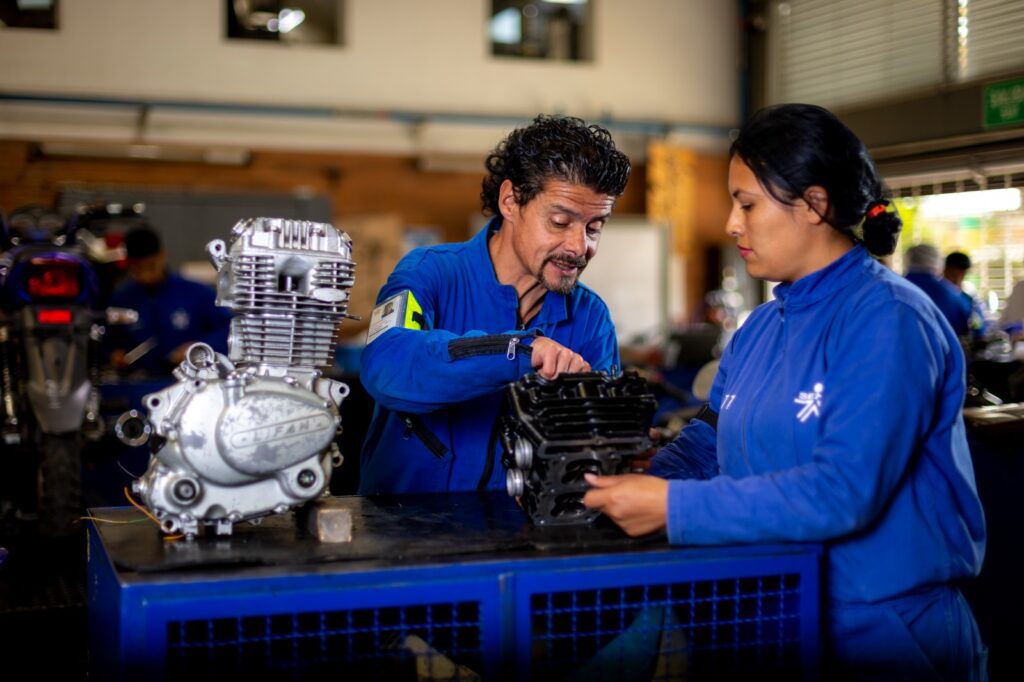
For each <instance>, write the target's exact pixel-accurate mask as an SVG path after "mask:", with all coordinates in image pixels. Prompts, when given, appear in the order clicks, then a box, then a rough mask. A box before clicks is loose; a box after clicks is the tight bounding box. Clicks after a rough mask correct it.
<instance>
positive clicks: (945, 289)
mask: <svg viewBox="0 0 1024 682" xmlns="http://www.w3.org/2000/svg"><path fill="white" fill-rule="evenodd" d="M903 257H904V261H905V264H906V277H907V280H909V281H910V282H912V283H914V284H915V285H916V286H917V287H918V288H919V289H920V290H921V291H923V292H924V293H926V294H927V295H928V298H930V299H932V302H934V303H935V305H936V306H938V308H939V310H941V311H942V314H943V315H944V316H945V318H946V320H947V321H948V322H949V324H950V326H951V327H953V331H954V332H955V333H956V335H957V337H960V338H963V337H966V336H967V335H968V333H969V332H970V320H971V306H970V303H969V302H967V301H965V300H964V298H963V296H962V295H961V291H960V290H959V288H957V287H955V286H953V284H952V283H950V282H949V281H948V280H946V279H944V278H943V277H942V256H941V255H940V254H939V250H938V249H937V248H935V247H934V246H932V245H931V244H918V245H917V246H911V247H910V248H909V249H907V252H906V253H905V254H904V256H903Z"/></svg>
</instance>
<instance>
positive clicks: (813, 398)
mask: <svg viewBox="0 0 1024 682" xmlns="http://www.w3.org/2000/svg"><path fill="white" fill-rule="evenodd" d="M824 392H825V384H823V383H821V382H818V383H816V384H814V390H813V391H800V394H799V395H797V397H796V399H795V400H793V402H794V403H796V404H797V405H800V406H801V408H800V411H799V412H797V413H796V418H797V419H799V420H800V421H801V422H805V421H807V420H808V419H809V418H811V417H818V416H820V415H821V394H822V393H824Z"/></svg>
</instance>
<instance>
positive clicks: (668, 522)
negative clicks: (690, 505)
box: [665, 480, 687, 545]
mask: <svg viewBox="0 0 1024 682" xmlns="http://www.w3.org/2000/svg"><path fill="white" fill-rule="evenodd" d="M686 484H687V482H686V481H682V480H675V481H669V482H668V509H667V510H666V514H665V533H666V535H668V541H669V542H670V543H671V544H673V545H681V544H683V543H684V538H683V529H684V527H685V525H686V523H685V522H686V519H685V517H684V513H685V507H684V502H685V500H684V498H685V495H686V492H685V490H684V488H685V487H686Z"/></svg>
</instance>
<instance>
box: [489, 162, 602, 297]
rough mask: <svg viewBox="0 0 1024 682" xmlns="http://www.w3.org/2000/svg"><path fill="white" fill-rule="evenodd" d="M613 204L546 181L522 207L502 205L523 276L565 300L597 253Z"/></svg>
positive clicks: (583, 190) (585, 191)
mask: <svg viewBox="0 0 1024 682" xmlns="http://www.w3.org/2000/svg"><path fill="white" fill-rule="evenodd" d="M505 182H506V183H508V188H509V189H511V183H510V182H509V181H508V180H506V181H505ZM504 188H505V186H504V185H503V189H504ZM614 204H615V197H613V196H610V195H608V194H598V193H597V192H594V191H593V190H592V189H590V188H589V187H585V186H583V185H574V184H572V183H569V182H564V181H562V180H548V181H547V182H546V183H545V184H544V189H543V190H542V191H541V192H540V193H538V194H537V195H536V196H535V197H534V198H533V199H531V200H530V201H529V202H528V203H527V204H526V205H525V206H520V205H518V204H516V203H515V202H514V201H502V204H501V209H502V217H503V218H504V221H505V224H511V227H512V229H513V234H512V248H513V250H514V251H515V255H516V257H517V259H518V260H519V262H520V264H521V265H522V267H523V269H524V271H525V272H528V273H529V274H530V275H532V276H534V277H536V278H537V281H539V282H540V283H541V284H542V285H543V286H544V288H545V289H547V290H548V291H555V292H558V293H560V294H568V293H570V292H571V291H572V289H573V287H574V286H576V280H577V279H579V276H580V273H581V272H583V269H584V268H585V267H586V266H587V263H589V262H590V259H591V258H593V257H594V255H595V254H596V253H597V245H598V243H599V242H600V241H601V230H602V229H603V228H604V225H605V223H606V222H607V221H608V217H609V216H610V215H611V212H612V206H613V205H614Z"/></svg>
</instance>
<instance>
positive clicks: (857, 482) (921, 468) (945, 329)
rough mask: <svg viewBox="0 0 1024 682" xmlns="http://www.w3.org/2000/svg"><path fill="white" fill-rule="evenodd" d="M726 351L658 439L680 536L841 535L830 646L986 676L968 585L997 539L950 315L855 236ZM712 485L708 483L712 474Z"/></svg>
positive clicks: (840, 654)
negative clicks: (976, 468)
mask: <svg viewBox="0 0 1024 682" xmlns="http://www.w3.org/2000/svg"><path fill="white" fill-rule="evenodd" d="M775 296H776V299H775V300H774V301H771V302H769V303H765V304H764V305H762V306H760V307H758V308H757V309H756V310H755V311H754V312H753V314H752V315H751V316H750V318H749V319H748V320H747V321H746V323H745V324H744V325H743V327H741V328H740V329H739V331H738V332H737V333H736V334H735V336H734V337H733V339H732V341H731V343H730V344H729V346H728V348H727V349H726V351H725V353H724V355H723V357H722V360H721V364H720V367H719V370H718V375H717V377H716V379H715V381H714V385H713V388H712V391H711V395H710V400H709V402H710V406H711V408H712V409H713V410H715V411H716V412H717V413H718V422H717V430H716V429H714V428H712V426H711V425H710V424H709V423H707V422H705V421H698V420H694V421H692V422H691V424H690V425H688V426H687V427H686V428H685V429H684V430H683V432H682V433H681V434H680V436H679V438H678V439H676V441H674V442H673V443H672V444H670V445H669V446H667V447H665V448H663V449H662V450H660V451H659V453H658V454H657V455H656V457H655V458H654V460H653V462H652V473H654V474H656V475H659V476H662V477H665V478H670V479H677V480H670V482H669V503H668V519H667V526H668V536H669V539H670V541H671V542H673V543H679V544H688V545H712V544H722V543H751V542H786V541H811V542H818V541H820V542H825V543H827V545H826V546H827V548H828V551H827V556H828V563H827V585H828V600H827V607H826V609H827V610H826V613H827V614H828V617H829V632H828V634H829V637H830V639H829V641H830V644H831V650H830V656H831V660H832V661H833V663H835V664H836V665H838V666H839V667H840V668H841V669H843V670H846V671H851V672H853V674H854V675H855V676H859V677H864V678H870V679H890V678H892V679H943V677H941V675H944V676H946V677H945V679H957V680H966V679H981V677H980V676H981V675H983V673H982V671H983V665H984V658H985V652H984V646H983V645H982V644H981V641H980V637H979V635H978V630H977V626H976V625H975V622H974V618H973V615H972V614H971V611H970V608H969V607H968V606H967V604H966V602H965V601H964V599H963V596H962V595H961V594H960V592H959V590H958V589H956V588H955V587H954V585H953V584H954V582H955V581H957V580H960V579H963V578H969V577H972V576H975V575H976V574H977V573H978V571H979V570H980V568H981V563H982V558H983V556H984V549H985V524H984V516H983V514H982V508H981V503H980V502H979V500H978V495H977V490H976V487H975V481H974V473H973V469H972V465H971V458H970V453H969V452H968V449H967V441H966V437H965V433H964V423H963V419H962V417H961V408H962V406H963V400H964V392H965V385H964V357H963V352H962V351H961V349H960V344H959V343H958V341H957V338H956V335H955V334H954V333H953V330H952V329H951V328H950V326H949V323H948V322H947V321H946V319H945V318H944V317H943V316H942V314H941V313H940V312H939V310H938V309H937V308H936V307H935V305H933V304H932V302H931V301H930V300H928V299H927V297H925V295H924V294H923V293H922V292H921V291H920V290H919V289H917V288H916V287H914V286H912V285H911V284H910V283H908V282H907V281H906V280H905V279H903V278H901V277H899V276H898V275H896V274H894V273H892V272H891V271H889V270H888V269H887V268H885V267H884V266H882V265H880V264H879V263H878V262H876V261H875V260H874V259H872V258H871V257H870V256H869V255H868V253H867V252H866V251H865V250H864V248H863V247H861V246H857V247H855V248H854V249H853V250H851V251H850V252H849V253H847V254H846V255H844V256H843V257H842V258H840V259H839V260H837V261H835V262H834V263H832V264H831V265H829V266H827V267H826V268H824V269H822V270H819V271H817V272H814V273H812V274H810V275H807V276H806V277H803V278H801V279H799V280H797V281H796V282H793V283H784V284H781V285H779V286H777V287H776V288H775ZM699 479H709V480H699Z"/></svg>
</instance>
